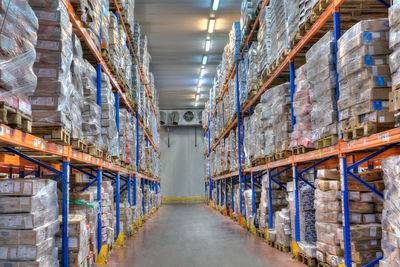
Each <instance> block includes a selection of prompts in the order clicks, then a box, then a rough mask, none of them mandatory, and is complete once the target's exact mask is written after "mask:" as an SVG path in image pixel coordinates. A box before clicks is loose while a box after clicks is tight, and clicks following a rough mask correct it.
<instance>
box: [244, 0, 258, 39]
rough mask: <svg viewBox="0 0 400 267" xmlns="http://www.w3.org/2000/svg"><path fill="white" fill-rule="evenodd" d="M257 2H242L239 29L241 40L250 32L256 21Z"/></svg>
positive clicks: (249, 0) (248, 0)
mask: <svg viewBox="0 0 400 267" xmlns="http://www.w3.org/2000/svg"><path fill="white" fill-rule="evenodd" d="M257 6H258V5H257V1H254V0H243V1H242V4H241V8H240V11H241V12H240V26H241V27H240V28H241V39H244V38H245V36H247V34H248V33H249V32H250V31H251V27H252V26H253V22H254V20H255V19H256V10H257Z"/></svg>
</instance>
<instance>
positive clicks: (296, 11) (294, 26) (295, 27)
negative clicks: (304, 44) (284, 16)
mask: <svg viewBox="0 0 400 267" xmlns="http://www.w3.org/2000/svg"><path fill="white" fill-rule="evenodd" d="M286 3H287V9H288V32H289V40H290V41H291V42H292V41H293V40H297V39H298V38H299V37H300V36H299V35H298V33H299V31H300V27H301V26H302V25H303V24H304V23H305V22H307V20H308V18H309V17H310V16H311V14H312V11H313V8H314V6H315V4H317V3H318V0H291V1H287V2H286Z"/></svg>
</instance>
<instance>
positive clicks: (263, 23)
mask: <svg viewBox="0 0 400 267" xmlns="http://www.w3.org/2000/svg"><path fill="white" fill-rule="evenodd" d="M269 10H270V6H269V5H267V6H266V8H264V9H262V10H261V11H260V26H259V30H258V33H257V41H258V42H257V43H258V46H257V53H258V55H259V56H258V71H259V74H263V73H264V72H265V71H266V70H267V68H268V67H269V65H270V63H271V62H270V54H271V25H270V24H271V23H270V20H271V17H270V15H269V13H270V11H269Z"/></svg>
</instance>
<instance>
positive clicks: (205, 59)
mask: <svg viewBox="0 0 400 267" xmlns="http://www.w3.org/2000/svg"><path fill="white" fill-rule="evenodd" d="M202 64H203V65H206V64H207V56H203V60H202Z"/></svg>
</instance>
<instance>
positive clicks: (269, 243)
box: [265, 238, 276, 248]
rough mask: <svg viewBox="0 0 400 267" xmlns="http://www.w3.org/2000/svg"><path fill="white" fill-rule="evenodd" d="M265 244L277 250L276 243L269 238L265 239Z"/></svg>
mask: <svg viewBox="0 0 400 267" xmlns="http://www.w3.org/2000/svg"><path fill="white" fill-rule="evenodd" d="M265 242H266V243H267V245H268V246H270V247H272V248H275V243H276V242H275V241H274V240H271V239H268V238H266V239H265Z"/></svg>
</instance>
